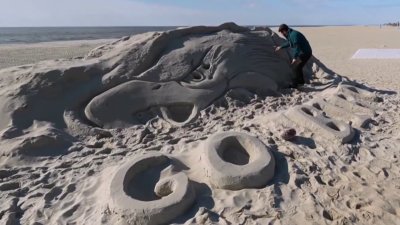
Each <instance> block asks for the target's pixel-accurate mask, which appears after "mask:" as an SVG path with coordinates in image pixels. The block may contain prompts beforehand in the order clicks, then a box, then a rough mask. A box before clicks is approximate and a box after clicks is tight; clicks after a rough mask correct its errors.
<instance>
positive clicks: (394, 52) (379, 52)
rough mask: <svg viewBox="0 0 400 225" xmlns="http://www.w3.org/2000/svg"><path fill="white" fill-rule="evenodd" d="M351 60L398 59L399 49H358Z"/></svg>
mask: <svg viewBox="0 0 400 225" xmlns="http://www.w3.org/2000/svg"><path fill="white" fill-rule="evenodd" d="M351 58H352V59H400V49H379V48H378V49H377V48H371V49H364V48H363V49H359V50H358V51H357V52H356V53H354V55H353V56H352V57H351Z"/></svg>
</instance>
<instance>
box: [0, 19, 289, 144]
mask: <svg viewBox="0 0 400 225" xmlns="http://www.w3.org/2000/svg"><path fill="white" fill-rule="evenodd" d="M273 36H274V33H273V32H272V31H271V30H269V29H265V30H264V31H250V30H249V29H247V28H244V27H239V26H237V25H235V24H232V23H228V24H223V25H221V26H218V27H190V28H182V29H177V30H172V31H168V32H163V33H147V34H142V35H137V36H132V37H127V38H123V39H121V40H119V41H116V42H114V43H111V44H108V45H104V46H102V47H99V48H98V49H95V50H93V51H92V52H91V53H89V55H88V56H87V57H86V58H84V59H73V60H58V61H48V62H42V63H39V64H37V65H35V66H23V67H21V68H18V69H15V68H11V69H8V70H3V71H1V74H2V75H1V76H0V77H1V78H0V79H1V81H2V84H4V85H8V86H13V89H6V90H4V91H2V93H0V105H2V106H3V107H2V110H1V112H0V118H1V120H0V126H1V127H0V129H1V130H4V132H3V133H5V134H6V136H8V137H16V136H18V135H20V134H21V133H22V130H23V129H27V128H29V127H31V126H32V124H33V123H34V121H35V120H39V121H42V122H49V123H51V124H52V125H51V126H54V127H56V128H62V129H63V128H65V127H67V128H68V130H69V133H70V134H73V135H74V136H77V135H80V136H82V135H83V136H85V135H88V134H89V133H90V130H91V129H92V128H93V127H96V126H97V127H102V128H124V127H130V126H133V125H137V124H145V123H146V122H147V121H148V120H149V119H151V118H154V117H156V116H159V117H161V118H163V119H165V120H166V121H168V122H170V123H171V124H173V125H178V126H179V125H183V124H186V123H188V122H190V121H192V120H193V119H194V118H196V116H197V115H198V113H199V111H201V110H202V109H204V108H205V107H207V106H209V105H210V104H211V103H213V102H214V101H215V100H216V99H218V98H220V97H222V96H223V95H224V94H225V93H226V92H227V91H228V90H231V89H237V88H239V89H246V90H248V91H250V92H255V93H260V94H263V95H268V94H275V93H276V92H277V91H278V88H279V87H287V86H289V85H290V84H291V81H292V72H291V69H290V67H289V64H288V63H287V61H288V59H287V58H285V57H280V56H278V55H277V54H276V53H275V52H274V50H273V46H274V45H275V42H274V38H273ZM44 108H46V109H48V110H43V109H44ZM77 127H80V128H79V129H78V128H77ZM84 130H85V131H84Z"/></svg>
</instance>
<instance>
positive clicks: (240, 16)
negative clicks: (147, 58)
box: [0, 0, 400, 27]
mask: <svg viewBox="0 0 400 225" xmlns="http://www.w3.org/2000/svg"><path fill="white" fill-rule="evenodd" d="M397 21H400V0H0V27H20V26H24V27H30V26H186V25H218V24H221V23H224V22H235V23H237V24H239V25H278V24H281V23H287V24H289V25H371V24H381V23H387V22H397Z"/></svg>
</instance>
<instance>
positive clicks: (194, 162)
mask: <svg viewBox="0 0 400 225" xmlns="http://www.w3.org/2000/svg"><path fill="white" fill-rule="evenodd" d="M223 29H225V30H224V31H221V30H223ZM300 30H301V31H303V32H304V33H305V35H306V36H307V37H308V38H309V39H310V41H311V44H312V46H313V49H314V53H315V54H314V56H315V57H316V58H317V59H312V61H311V62H310V63H309V65H308V66H307V69H306V70H307V73H308V74H312V75H313V76H314V77H315V79H314V80H313V85H312V86H309V87H307V86H306V87H303V88H301V89H300V90H294V89H285V87H287V85H288V83H290V77H289V76H290V75H289V74H287V71H289V70H290V67H289V65H288V62H289V61H290V58H288V55H287V52H280V53H278V54H276V53H274V52H273V49H274V48H273V46H274V45H275V44H277V43H279V42H280V41H282V40H279V39H278V37H277V36H276V35H274V34H273V33H271V32H270V31H269V30H264V31H258V32H252V33H251V34H249V33H247V32H245V31H244V30H243V29H242V28H240V27H236V26H234V25H225V26H222V27H217V28H216V27H199V28H186V29H182V30H180V31H175V32H170V33H163V34H160V33H148V34H142V35H138V36H135V37H131V38H129V39H128V38H126V39H123V40H120V41H116V42H114V43H112V44H108V45H104V46H102V47H100V48H97V49H96V50H94V51H91V52H90V54H89V55H88V56H87V57H85V58H84V59H73V60H66V59H64V60H56V61H54V60H51V61H46V62H40V63H38V64H35V65H31V66H21V67H18V68H17V67H14V68H8V69H4V70H0V109H1V110H0V134H1V139H0V152H1V155H0V200H1V203H2V204H1V205H0V224H34V223H36V224H73V223H76V224H162V223H172V224H363V225H364V224H398V222H399V214H400V210H399V209H400V194H399V188H400V187H399V183H400V179H399V176H400V165H399V160H398V158H399V152H398V146H399V145H400V135H399V130H400V125H399V124H400V123H399V122H400V121H399V120H400V119H399V118H400V117H399V105H400V104H399V103H400V99H399V97H398V95H396V94H395V92H394V91H399V90H400V86H399V82H397V79H396V75H397V74H398V71H399V70H396V68H399V65H398V62H397V61H391V60H380V61H375V60H365V61H361V60H360V61H355V60H351V59H350V57H351V56H352V54H354V52H355V51H356V50H357V49H359V48H376V47H379V46H380V45H382V44H384V45H387V46H388V48H398V47H400V46H398V44H399V43H398V42H396V39H395V38H396V37H397V36H396V35H397V33H395V32H397V31H394V30H392V29H381V30H380V29H379V28H374V27H322V28H301V29H300ZM204 33H207V34H208V35H202V34H204ZM194 34H196V35H194ZM360 35H361V36H362V37H365V38H364V39H361V40H360V39H359V38H358V37H359V36H360ZM187 36H190V37H191V38H187ZM388 36H389V37H388ZM397 40H399V39H397ZM43 48H45V49H47V47H46V45H45V44H43V46H42V50H43ZM49 48H50V49H54V47H51V46H50V47H49ZM10 51H15V50H12V48H11V50H10ZM46 51H47V50H46ZM73 51H75V50H73ZM19 54H23V53H22V52H19ZM19 56H20V57H15V58H14V59H15V61H16V62H17V63H16V65H17V64H20V63H21V62H23V61H19V60H21V59H20V58H23V57H22V55H19ZM48 57H49V56H48ZM318 60H319V61H318ZM396 63H397V64H396ZM325 66H328V68H326V67H325ZM392 66H393V67H394V68H392ZM329 69H332V70H333V71H334V72H332V71H330V70H329ZM335 72H336V73H338V74H339V75H337V74H335ZM340 75H345V76H348V77H349V79H350V80H349V79H347V78H345V77H342V76H340ZM378 78H379V79H378ZM351 79H356V80H358V81H357V82H353V81H351ZM138 80H139V81H138ZM282 88H283V89H282ZM390 90H392V91H390ZM393 90H394V91H393ZM254 93H258V95H254ZM265 95H269V96H268V97H265ZM274 95H275V96H274ZM289 128H294V129H295V130H296V137H294V138H293V139H292V140H291V141H285V140H284V139H283V138H282V136H281V134H282V133H284V132H285V131H287V130H288V129H289ZM232 131H235V132H232ZM154 152H156V153H154Z"/></svg>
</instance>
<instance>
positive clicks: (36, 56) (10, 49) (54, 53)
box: [0, 39, 113, 69]
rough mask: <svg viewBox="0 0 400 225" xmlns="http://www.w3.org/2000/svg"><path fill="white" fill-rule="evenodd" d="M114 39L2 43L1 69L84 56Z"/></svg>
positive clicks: (0, 54)
mask: <svg viewBox="0 0 400 225" xmlns="http://www.w3.org/2000/svg"><path fill="white" fill-rule="evenodd" d="M110 41H113V39H98V40H80V41H54V42H42V43H35V44H2V45H0V69H3V68H6V67H11V66H19V65H24V64H30V63H36V62H39V61H43V60H49V59H61V58H75V57H83V56H85V55H86V54H87V53H88V52H89V51H90V50H92V49H93V48H95V47H97V46H99V45H103V44H105V43H107V42H110Z"/></svg>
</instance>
